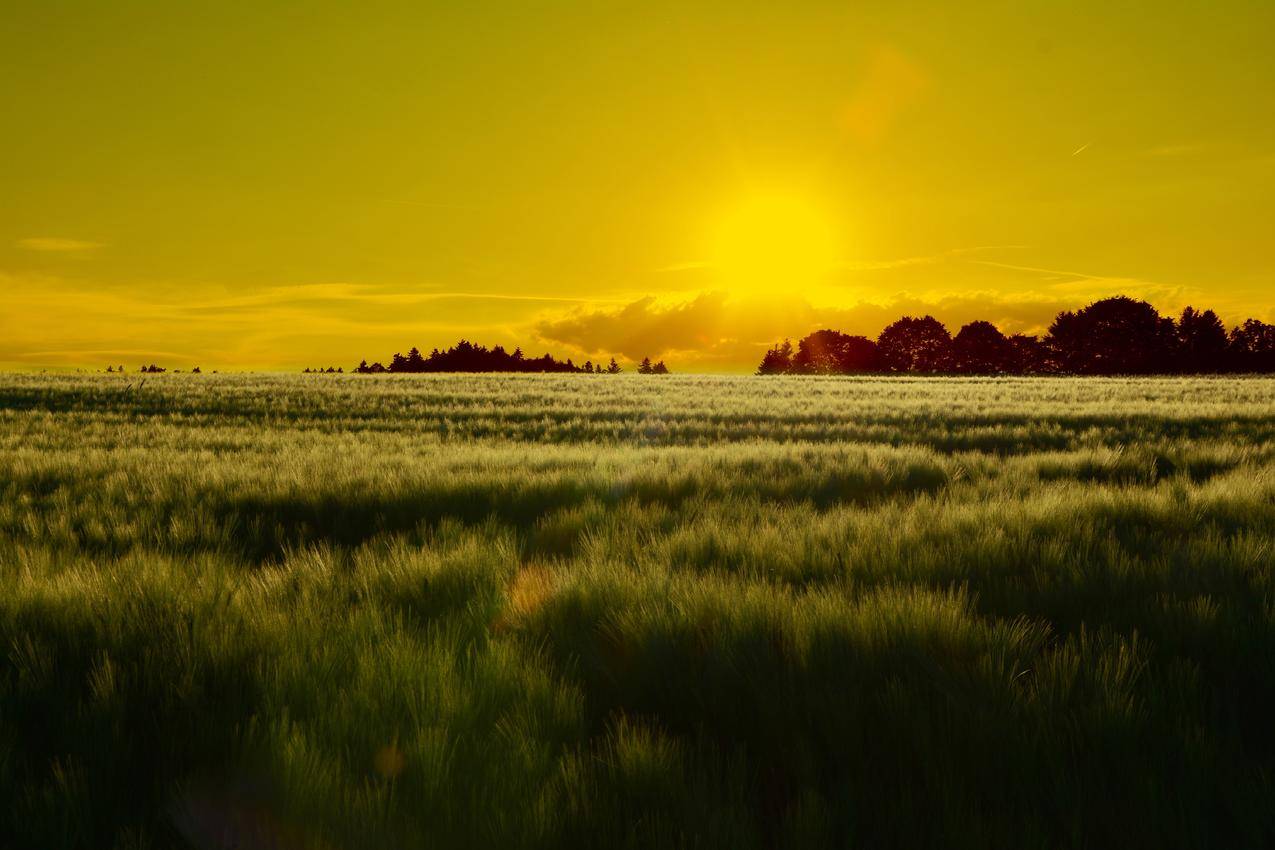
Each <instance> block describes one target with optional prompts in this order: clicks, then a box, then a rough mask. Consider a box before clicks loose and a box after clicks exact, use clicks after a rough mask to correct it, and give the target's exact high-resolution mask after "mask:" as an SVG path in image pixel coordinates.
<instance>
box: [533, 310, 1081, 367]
mask: <svg viewBox="0 0 1275 850" xmlns="http://www.w3.org/2000/svg"><path fill="white" fill-rule="evenodd" d="M1077 306H1080V305H1079V304H1077V303H1076V301H1075V299H1074V298H1066V297H1057V296H1052V295H1047V296H1025V297H1009V296H1001V295H997V294H995V293H983V292H971V293H965V294H957V295H947V296H943V297H938V298H922V297H912V296H906V295H904V296H899V297H895V298H891V299H887V300H885V301H883V302H881V303H874V302H866V301H864V302H859V303H857V304H853V305H851V306H847V307H828V306H818V305H814V304H811V303H810V302H809V301H807V300H805V299H803V298H800V297H789V298H764V299H758V298H733V297H731V296H730V295H728V294H727V293H723V292H707V293H702V294H700V295H697V296H695V297H693V298H690V299H687V300H684V301H677V302H665V301H661V300H658V299H656V298H654V297H646V298H640V299H638V300H636V301H633V302H631V303H629V304H626V305H625V306H623V307H621V308H619V309H582V310H576V311H573V312H572V313H569V314H567V315H565V316H560V317H557V318H549V319H545V320H542V321H541V322H539V323H538V324H537V325H536V327H535V330H536V333H537V334H538V335H539V336H540V337H541V338H542V339H544V340H545V341H547V342H549V343H553V344H558V345H567V346H570V347H572V348H573V349H576V350H578V351H579V352H581V353H582V354H583V355H586V356H595V355H602V354H621V355H623V356H625V357H628V358H629V359H633V360H637V359H640V358H642V357H648V356H649V357H666V358H669V359H670V360H673V361H676V362H677V363H678V364H679V365H681V366H682V368H704V369H751V368H752V366H754V365H755V364H756V362H757V361H758V360H759V359H760V357H761V355H762V353H763V352H764V351H765V350H766V348H767V347H768V346H769V345H771V344H773V343H774V342H775V341H777V340H779V339H782V338H785V337H787V338H791V339H793V340H796V339H799V338H800V337H802V336H804V335H806V334H807V333H810V332H811V331H814V330H818V329H820V328H834V329H836V330H840V331H844V332H846V333H852V334H862V335H864V336H869V337H876V336H877V335H878V334H879V333H880V332H881V330H882V329H883V328H884V327H885V326H886V325H888V324H890V323H891V322H893V321H894V320H896V319H898V318H899V317H901V316H922V315H933V316H935V317H936V318H938V319H939V320H940V321H943V322H944V323H946V324H947V325H948V326H949V327H950V328H951V329H952V330H953V331H955V330H956V329H957V328H959V327H960V326H961V325H964V324H966V323H968V322H972V321H974V320H975V319H987V320H989V321H992V322H994V323H995V324H996V325H998V326H999V327H1001V328H1002V329H1003V330H1005V331H1006V332H1008V333H1017V332H1040V331H1042V330H1043V329H1044V328H1046V327H1047V326H1048V325H1049V323H1050V322H1051V321H1052V320H1053V317H1054V316H1056V315H1057V314H1058V313H1059V312H1060V311H1061V310H1065V309H1072V308H1075V307H1077Z"/></svg>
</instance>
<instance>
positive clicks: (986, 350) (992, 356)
mask: <svg viewBox="0 0 1275 850" xmlns="http://www.w3.org/2000/svg"><path fill="white" fill-rule="evenodd" d="M950 354H951V357H950V366H951V369H952V371H953V372H961V373H964V374H969V375H1002V374H1006V373H1010V372H1016V371H1018V357H1017V356H1016V355H1017V352H1016V350H1015V347H1014V344H1013V343H1011V342H1010V341H1009V339H1008V338H1007V337H1006V336H1005V335H1004V334H1003V333H1001V332H1000V329H999V328H997V327H996V326H995V325H993V324H992V323H991V322H984V321H982V320H979V321H975V322H970V323H969V324H968V325H966V326H965V327H963V328H961V329H960V331H958V332H957V334H956V336H955V337H953V339H952V346H951V349H950Z"/></svg>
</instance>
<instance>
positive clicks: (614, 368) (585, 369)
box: [354, 339, 669, 375]
mask: <svg viewBox="0 0 1275 850" xmlns="http://www.w3.org/2000/svg"><path fill="white" fill-rule="evenodd" d="M354 371H355V372H357V373H359V374H363V375H377V374H382V373H391V372H392V373H416V372H574V373H583V374H588V375H617V374H619V373H620V372H623V371H624V369H623V368H621V366H620V364H619V363H617V362H615V358H614V357H612V358H611V362H610V363H608V364H606V365H605V366H604V365H602V364H601V363H597V364H596V365H595V364H594V363H593V361H592V360H586V361H585V362H584V364H583V365H579V366H577V365H576V364H575V363H574V362H573V361H572V360H571V358H570V357H568V358H567V359H566V360H557V359H555V358H554V357H553V356H552V355H550V354H544V355H541V356H540V357H527V356H526V355H524V354H523V353H522V348H515V349H514V350H513V351H512V352H511V351H507V350H506V349H505V347H504V346H501V345H497V346H495V347H493V348H488V347H487V346H485V345H477V344H475V343H472V342H470V341H468V340H464V339H462V340H461V341H460V342H458V343H457V344H456V345H453V346H452V347H451V348H449V349H447V350H445V351H439V350H438V349H437V348H435V349H434V350H433V351H431V352H430V353H429V354H427V355H426V354H421V352H420V349H418V348H412V349H411V350H410V351H408V352H407V354H399V353H395V354H394V356H393V357H392V358H390V363H389V365H388V366H386V365H384V364H382V363H379V362H377V363H371V364H369V363H368V362H367V361H366V360H364V361H362V362H360V363H359V365H358V366H356V367H355V368H354ZM668 371H669V370H668V367H667V366H665V365H664V361H662V360H661V361H660V362H658V363H652V362H651V358H649V357H647V358H643V360H642V363H641V365H640V366H638V373H639V374H642V375H666V374H668Z"/></svg>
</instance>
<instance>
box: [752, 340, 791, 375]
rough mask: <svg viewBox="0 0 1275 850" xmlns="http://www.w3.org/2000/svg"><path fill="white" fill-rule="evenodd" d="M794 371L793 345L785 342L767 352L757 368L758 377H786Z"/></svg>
mask: <svg viewBox="0 0 1275 850" xmlns="http://www.w3.org/2000/svg"><path fill="white" fill-rule="evenodd" d="M791 369H792V343H791V342H789V341H788V340H784V341H783V342H781V343H780V344H779V345H776V346H774V347H773V348H771V349H770V350H769V351H767V352H766V356H765V357H763V358H762V359H761V365H760V366H758V367H757V374H758V375H784V374H787V373H788V371H789V370H791Z"/></svg>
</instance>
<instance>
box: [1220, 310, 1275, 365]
mask: <svg viewBox="0 0 1275 850" xmlns="http://www.w3.org/2000/svg"><path fill="white" fill-rule="evenodd" d="M1227 356H1228V360H1229V365H1230V368H1231V369H1232V370H1234V371H1236V372H1275V325H1268V324H1266V323H1265V322H1261V321H1258V320H1257V319H1247V320H1246V321H1245V322H1244V324H1242V325H1240V326H1239V327H1237V328H1235V329H1233V330H1232V331H1231V336H1230V340H1229V342H1228V346H1227Z"/></svg>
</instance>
